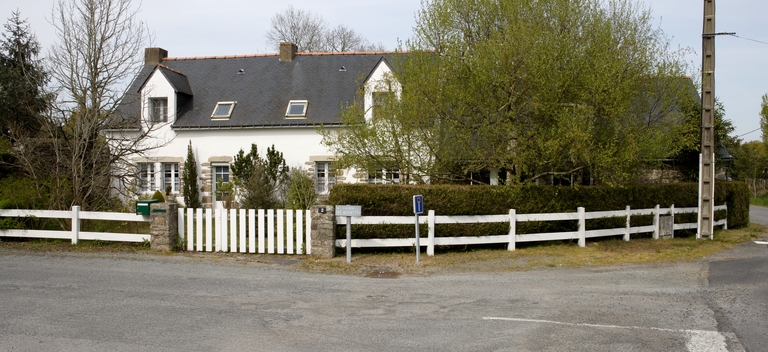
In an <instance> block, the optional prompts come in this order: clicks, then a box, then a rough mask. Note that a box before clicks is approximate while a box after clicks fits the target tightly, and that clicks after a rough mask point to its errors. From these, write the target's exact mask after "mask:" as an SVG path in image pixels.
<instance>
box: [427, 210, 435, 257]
mask: <svg viewBox="0 0 768 352" xmlns="http://www.w3.org/2000/svg"><path fill="white" fill-rule="evenodd" d="M427 226H428V227H429V234H428V235H427V255H429V256H433V255H435V211H434V210H430V211H428V212H427Z"/></svg>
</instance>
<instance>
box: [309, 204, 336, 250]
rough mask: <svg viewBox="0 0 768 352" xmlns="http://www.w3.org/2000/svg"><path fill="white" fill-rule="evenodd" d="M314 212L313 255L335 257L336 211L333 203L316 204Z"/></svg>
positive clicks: (312, 211) (312, 229)
mask: <svg viewBox="0 0 768 352" xmlns="http://www.w3.org/2000/svg"><path fill="white" fill-rule="evenodd" d="M310 211H311V214H312V228H311V231H312V256H315V257H320V258H333V255H334V254H336V215H335V214H336V211H335V208H334V207H333V206H332V205H316V206H313V207H312V209H310Z"/></svg>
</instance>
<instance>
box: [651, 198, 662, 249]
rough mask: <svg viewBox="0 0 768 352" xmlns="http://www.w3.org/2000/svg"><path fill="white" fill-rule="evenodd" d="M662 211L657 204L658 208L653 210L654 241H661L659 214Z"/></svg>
mask: <svg viewBox="0 0 768 352" xmlns="http://www.w3.org/2000/svg"><path fill="white" fill-rule="evenodd" d="M660 211H661V208H660V207H659V205H658V204H656V207H654V208H653V239H654V240H658V239H659V215H660V214H659V212H660Z"/></svg>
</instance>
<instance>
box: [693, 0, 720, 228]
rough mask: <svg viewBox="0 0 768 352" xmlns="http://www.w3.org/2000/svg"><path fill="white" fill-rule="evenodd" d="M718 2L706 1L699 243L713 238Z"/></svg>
mask: <svg viewBox="0 0 768 352" xmlns="http://www.w3.org/2000/svg"><path fill="white" fill-rule="evenodd" d="M715 35H716V33H715V0H704V31H703V32H702V36H701V37H702V45H701V47H702V50H701V51H702V64H701V69H702V72H701V84H702V91H701V95H702V96H701V154H700V155H699V159H700V163H699V221H698V232H697V233H696V238H697V239H702V238H709V239H712V238H713V233H714V215H715V212H714V202H715V199H714V198H715Z"/></svg>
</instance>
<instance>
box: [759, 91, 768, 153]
mask: <svg viewBox="0 0 768 352" xmlns="http://www.w3.org/2000/svg"><path fill="white" fill-rule="evenodd" d="M760 130H761V131H762V132H763V143H764V144H765V145H766V146H768V94H765V95H763V100H762V102H761V103H760Z"/></svg>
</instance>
